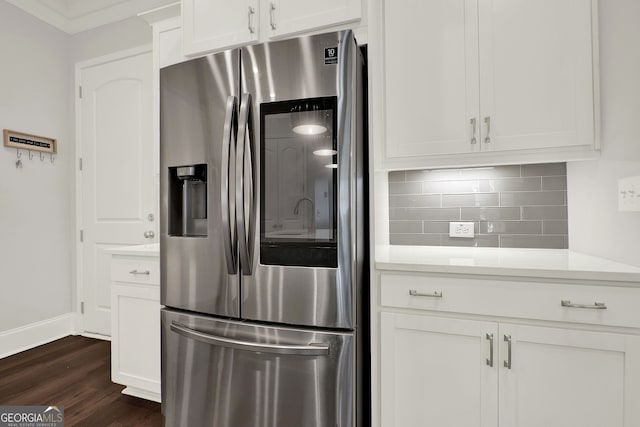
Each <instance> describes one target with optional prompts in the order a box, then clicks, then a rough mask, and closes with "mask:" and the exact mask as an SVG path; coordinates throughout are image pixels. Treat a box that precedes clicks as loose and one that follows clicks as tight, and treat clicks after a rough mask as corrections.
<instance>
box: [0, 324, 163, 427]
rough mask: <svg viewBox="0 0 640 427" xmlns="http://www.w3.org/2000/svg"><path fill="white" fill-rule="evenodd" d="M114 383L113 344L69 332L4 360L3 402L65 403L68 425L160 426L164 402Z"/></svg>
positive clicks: (0, 374)
mask: <svg viewBox="0 0 640 427" xmlns="http://www.w3.org/2000/svg"><path fill="white" fill-rule="evenodd" d="M123 388H124V387H123V386H120V385H118V384H114V383H112V382H111V343H110V342H108V341H102V340H96V339H92V338H86V337H81V336H70V337H66V338H62V339H60V340H57V341H54V342H51V343H49V344H45V345H42V346H39V347H36V348H34V349H31V350H28V351H25V352H22V353H19V354H16V355H13V356H10V357H6V358H4V359H0V405H60V406H64V413H65V426H80V427H83V426H88V427H115V426H126V427H128V426H132V427H133V426H136V427H160V426H162V424H163V418H162V414H161V412H160V404H159V403H155V402H151V401H148V400H144V399H138V398H135V397H131V396H127V395H124V394H122V393H121V391H122V389H123Z"/></svg>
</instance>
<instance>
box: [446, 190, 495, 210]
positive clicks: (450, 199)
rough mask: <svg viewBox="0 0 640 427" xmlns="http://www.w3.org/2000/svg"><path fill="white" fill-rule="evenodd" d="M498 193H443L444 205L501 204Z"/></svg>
mask: <svg viewBox="0 0 640 427" xmlns="http://www.w3.org/2000/svg"><path fill="white" fill-rule="evenodd" d="M499 202H500V197H499V196H498V194H497V193H475V194H443V195H442V207H443V208H445V207H469V206H471V207H473V206H500V203H499Z"/></svg>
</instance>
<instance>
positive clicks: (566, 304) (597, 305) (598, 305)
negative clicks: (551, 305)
mask: <svg viewBox="0 0 640 427" xmlns="http://www.w3.org/2000/svg"><path fill="white" fill-rule="evenodd" d="M560 305H561V306H563V307H571V308H590V309H593V310H606V309H607V304H605V303H603V302H594V303H593V305H590V304H574V303H572V302H571V301H569V300H567V299H563V300H562V301H560Z"/></svg>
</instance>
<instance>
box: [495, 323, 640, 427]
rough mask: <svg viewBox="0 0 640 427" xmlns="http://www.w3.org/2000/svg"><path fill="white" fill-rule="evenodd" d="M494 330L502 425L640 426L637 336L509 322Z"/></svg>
mask: <svg viewBox="0 0 640 427" xmlns="http://www.w3.org/2000/svg"><path fill="white" fill-rule="evenodd" d="M499 330H500V353H501V355H502V357H501V358H502V359H503V361H501V362H500V365H499V369H500V375H499V376H500V384H499V390H500V393H499V395H500V403H499V407H500V425H501V426H513V427H540V426H545V427H632V426H640V410H639V405H638V402H640V337H638V336H634V335H625V334H614V333H604V332H590V331H576V330H569V329H557V328H547V327H532V326H521V325H511V324H500V327H499ZM504 337H510V338H511V353H509V348H508V342H505V339H504ZM509 354H510V355H511V367H510V368H506V367H504V360H506V361H508V358H509Z"/></svg>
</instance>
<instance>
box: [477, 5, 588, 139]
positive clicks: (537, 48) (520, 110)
mask: <svg viewBox="0 0 640 427" xmlns="http://www.w3.org/2000/svg"><path fill="white" fill-rule="evenodd" d="M479 10H480V20H479V22H480V25H479V29H480V32H479V43H480V93H481V98H480V102H481V104H480V111H481V115H482V116H481V126H482V150H483V151H487V150H500V151H504V150H518V149H530V148H534V149H549V148H553V147H570V146H578V145H583V146H584V145H587V146H590V145H593V143H594V90H593V88H594V80H593V71H592V70H593V44H594V41H593V40H592V19H593V17H592V0H479ZM487 137H488V138H487Z"/></svg>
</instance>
